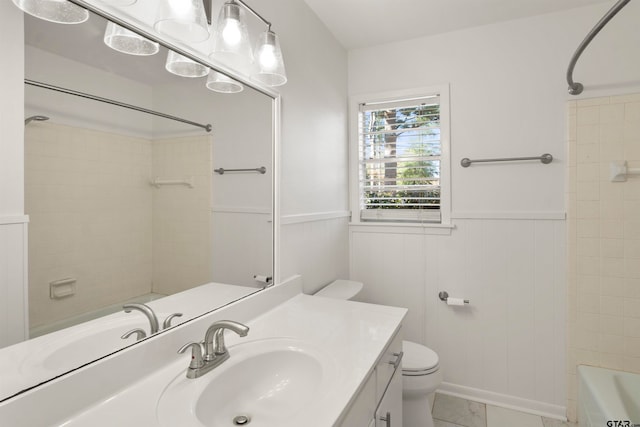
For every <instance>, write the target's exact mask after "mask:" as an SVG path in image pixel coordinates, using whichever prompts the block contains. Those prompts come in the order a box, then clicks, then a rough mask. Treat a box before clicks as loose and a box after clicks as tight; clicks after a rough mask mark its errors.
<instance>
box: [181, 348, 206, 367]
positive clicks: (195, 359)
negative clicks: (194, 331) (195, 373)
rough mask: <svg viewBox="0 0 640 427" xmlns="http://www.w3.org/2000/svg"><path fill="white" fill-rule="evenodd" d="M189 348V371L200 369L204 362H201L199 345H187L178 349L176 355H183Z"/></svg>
mask: <svg viewBox="0 0 640 427" xmlns="http://www.w3.org/2000/svg"><path fill="white" fill-rule="evenodd" d="M189 347H191V363H189V369H199V368H202V366H203V365H204V360H202V346H201V345H200V343H197V342H190V343H187V344H185V345H183V346H182V347H180V350H178V354H182V353H184V352H185V351H187V349H189Z"/></svg>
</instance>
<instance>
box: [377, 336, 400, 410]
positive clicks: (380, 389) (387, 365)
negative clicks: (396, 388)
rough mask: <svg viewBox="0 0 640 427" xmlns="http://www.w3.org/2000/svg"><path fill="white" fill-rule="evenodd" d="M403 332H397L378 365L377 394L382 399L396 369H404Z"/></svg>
mask: <svg viewBox="0 0 640 427" xmlns="http://www.w3.org/2000/svg"><path fill="white" fill-rule="evenodd" d="M401 364H402V334H401V333H400V332H398V333H396V335H395V337H394V338H393V339H392V340H391V343H390V344H389V345H388V346H387V348H386V349H385V350H384V353H383V354H382V357H380V360H379V361H378V364H377V365H376V396H378V401H380V399H382V395H383V394H384V391H385V390H386V389H387V385H388V384H389V381H391V377H392V376H393V374H394V372H396V370H400V371H402V366H401Z"/></svg>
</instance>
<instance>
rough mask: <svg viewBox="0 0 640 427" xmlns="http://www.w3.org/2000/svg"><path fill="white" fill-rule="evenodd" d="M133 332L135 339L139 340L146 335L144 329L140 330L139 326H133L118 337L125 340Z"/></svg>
mask: <svg viewBox="0 0 640 427" xmlns="http://www.w3.org/2000/svg"><path fill="white" fill-rule="evenodd" d="M133 334H135V335H136V341H140V340H141V339H142V338H145V337H146V336H147V333H146V332H145V331H144V330H142V329H141V328H135V329H132V330H130V331H129V332H125V333H124V334H123V335H122V336H121V337H120V338H122V339H123V340H126V339H127V338H129V337H130V336H131V335H133Z"/></svg>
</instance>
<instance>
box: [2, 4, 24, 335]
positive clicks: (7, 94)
mask: <svg viewBox="0 0 640 427" xmlns="http://www.w3.org/2000/svg"><path fill="white" fill-rule="evenodd" d="M0 17H2V25H0V50H1V51H2V52H4V53H5V54H6V55H7V56H6V58H11V59H10V64H8V63H7V62H6V61H3V62H5V66H3V67H0V93H2V94H3V95H2V97H0V129H1V132H0V313H1V314H0V347H4V346H5V345H9V344H12V343H15V342H19V341H21V340H22V339H24V337H26V336H27V333H28V325H27V324H26V323H25V320H26V314H27V305H26V283H27V272H26V254H25V251H26V236H27V224H26V223H27V221H28V219H27V218H26V217H25V216H24V190H23V184H24V180H23V170H24V162H23V159H24V149H23V144H22V140H23V135H24V134H23V132H24V126H23V115H22V111H23V110H22V107H21V106H22V105H23V104H24V90H23V82H22V81H23V79H24V53H23V43H24V42H23V34H24V31H23V28H24V22H23V18H22V13H21V12H20V11H19V10H18V9H17V8H16V7H15V6H14V5H13V4H12V3H11V2H2V3H1V4H0Z"/></svg>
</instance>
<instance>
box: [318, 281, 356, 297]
mask: <svg viewBox="0 0 640 427" xmlns="http://www.w3.org/2000/svg"><path fill="white" fill-rule="evenodd" d="M363 286H364V285H363V284H362V282H356V281H355V280H343V279H339V280H335V281H333V282H331V283H329V284H328V285H327V286H325V287H324V288H322V289H320V290H319V291H318V292H316V294H315V295H317V296H319V297H325V298H335V299H344V300H349V299H352V298H355V297H356V295H358V294H359V293H360V291H362V288H363Z"/></svg>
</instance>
